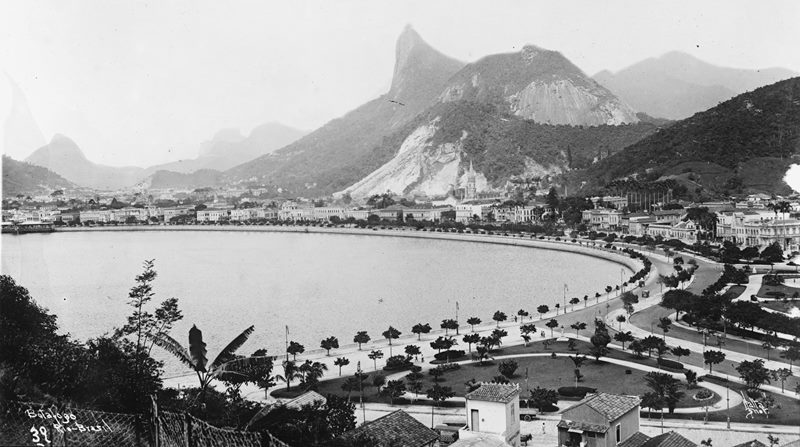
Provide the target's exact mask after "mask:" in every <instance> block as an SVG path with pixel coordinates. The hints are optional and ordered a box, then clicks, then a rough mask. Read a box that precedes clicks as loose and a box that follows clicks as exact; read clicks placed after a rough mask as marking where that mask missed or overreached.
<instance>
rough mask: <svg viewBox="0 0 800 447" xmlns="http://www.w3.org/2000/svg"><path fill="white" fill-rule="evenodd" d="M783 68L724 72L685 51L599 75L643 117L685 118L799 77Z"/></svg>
mask: <svg viewBox="0 0 800 447" xmlns="http://www.w3.org/2000/svg"><path fill="white" fill-rule="evenodd" d="M797 75H798V74H797V73H794V72H792V71H790V70H786V69H783V68H768V69H763V70H745V69H736V68H727V67H719V66H716V65H712V64H709V63H707V62H704V61H701V60H700V59H697V58H695V57H693V56H690V55H688V54H685V53H680V52H671V53H667V54H665V55H663V56H661V57H658V58H650V59H646V60H644V61H641V62H639V63H636V64H634V65H632V66H630V67H628V68H625V69H623V70H620V71H618V72H617V73H611V72H609V71H602V72H600V73H597V74H596V75H595V76H594V79H595V80H596V81H597V82H599V83H600V84H602V85H604V86H605V87H607V88H608V89H609V90H611V91H612V92H614V94H616V95H617V96H619V97H620V98H621V99H622V100H623V101H625V102H627V103H628V104H630V105H631V106H632V107H633V108H634V109H636V110H637V111H639V112H645V113H647V114H649V115H651V116H655V117H659V118H668V119H683V118H686V117H689V116H691V115H693V114H695V113H697V112H700V111H703V110H706V109H709V108H711V107H714V106H715V105H717V104H719V103H720V102H722V101H725V100H728V99H730V98H732V97H734V96H736V95H738V94H741V93H744V92H746V91H749V90H753V89H755V88H758V87H761V86H764V85H769V84H773V83H775V82H777V81H780V80H784V79H788V78H791V77H793V76H797Z"/></svg>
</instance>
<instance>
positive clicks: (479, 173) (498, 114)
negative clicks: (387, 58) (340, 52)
mask: <svg viewBox="0 0 800 447" xmlns="http://www.w3.org/2000/svg"><path fill="white" fill-rule="evenodd" d="M498 107H499V108H501V109H503V110H498ZM504 110H505V109H504V107H502V106H498V105H496V104H487V103H481V102H474V101H464V100H459V101H452V102H444V103H440V104H437V105H435V106H433V107H431V108H429V109H428V110H427V111H426V112H424V113H422V114H420V115H419V116H418V117H417V118H415V119H414V120H413V121H412V122H410V123H409V124H407V125H406V126H405V127H404V128H403V129H401V130H398V131H397V132H395V133H394V134H392V135H390V136H389V137H387V138H385V139H384V143H383V144H382V145H381V146H379V147H376V148H375V149H374V150H373V152H372V154H371V157H368V158H367V160H370V161H372V162H377V161H378V160H383V162H382V163H371V164H370V165H371V166H376V167H375V169H374V170H373V171H372V172H371V173H370V174H369V175H367V176H366V177H364V178H363V179H361V180H360V181H358V182H356V183H355V184H353V185H351V186H349V187H348V188H345V189H344V190H342V191H339V192H338V193H337V194H336V195H337V196H342V195H344V194H347V195H349V196H350V197H352V198H353V199H357V200H361V199H364V198H367V197H369V196H372V195H374V194H382V193H385V192H387V191H390V192H392V193H394V194H399V195H407V196H414V195H424V196H429V197H436V196H439V197H441V196H445V195H448V194H450V193H451V192H453V191H454V190H457V189H462V188H465V187H466V185H467V182H469V181H471V180H470V177H472V179H474V182H475V187H476V189H477V191H478V192H484V191H491V190H494V191H498V190H505V189H508V188H515V185H519V184H525V185H526V190H527V191H530V188H531V185H533V187H534V188H540V189H541V188H546V187H547V186H546V184H547V183H548V182H549V179H550V178H552V177H556V176H558V175H559V174H562V173H565V172H569V171H571V170H573V169H585V168H588V167H589V166H590V165H591V164H592V163H594V162H595V161H597V160H599V159H601V158H603V157H607V156H609V154H611V153H615V152H618V151H621V150H622V149H623V148H625V147H626V146H628V145H630V144H633V143H635V142H636V141H639V140H641V139H642V138H644V137H646V136H648V135H651V134H653V133H655V132H656V130H657V129H658V128H657V126H656V125H654V124H651V123H645V122H642V123H636V124H629V125H622V126H613V125H599V126H569V125H558V126H554V125H549V124H541V123H537V122H535V121H532V120H526V119H521V118H519V117H516V116H514V115H511V114H509V113H504ZM506 111H507V110H506Z"/></svg>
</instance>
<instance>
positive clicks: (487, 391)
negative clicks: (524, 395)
mask: <svg viewBox="0 0 800 447" xmlns="http://www.w3.org/2000/svg"><path fill="white" fill-rule="evenodd" d="M517 396H519V385H504V384H500V383H482V384H481V386H480V388H478V389H477V390H475V391H473V392H471V393H468V394H467V395H466V396H465V397H466V399H467V400H483V401H488V402H502V403H507V402H511V401H512V400H514V399H516V398H517Z"/></svg>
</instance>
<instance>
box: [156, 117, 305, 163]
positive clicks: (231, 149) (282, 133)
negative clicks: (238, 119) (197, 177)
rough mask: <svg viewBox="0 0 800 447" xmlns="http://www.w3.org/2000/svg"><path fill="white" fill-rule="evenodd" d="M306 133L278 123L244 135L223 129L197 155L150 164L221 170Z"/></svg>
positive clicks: (202, 146) (277, 147)
mask: <svg viewBox="0 0 800 447" xmlns="http://www.w3.org/2000/svg"><path fill="white" fill-rule="evenodd" d="M306 133H307V132H305V131H302V130H298V129H294V128H292V127H289V126H286V125H283V124H280V123H275V122H271V123H266V124H262V125H260V126H258V127H256V128H255V129H253V130H252V131H251V132H250V135H248V136H247V137H245V136H244V135H242V133H241V131H240V130H239V129H223V130H220V131H219V132H217V133H216V134H215V135H214V136H213V137H212V138H211V139H210V140H208V141H205V142H203V143H202V144H201V145H200V150H199V152H198V156H197V158H193V159H187V160H179V161H175V162H171V163H165V164H161V165H156V166H151V167H149V168H148V169H147V170H146V174H150V173H154V172H156V171H159V170H164V171H173V172H180V173H190V172H194V171H197V170H200V169H214V170H218V171H224V170H226V169H230V168H232V167H234V166H236V165H239V164H242V163H245V162H248V161H250V160H253V159H255V158H258V157H259V156H261V155H265V154H269V153H272V152H273V151H275V150H277V149H280V148H282V147H284V146H286V145H287V144H290V143H292V142H294V141H296V140H297V139H299V138H300V137H302V136H303V135H305V134H306Z"/></svg>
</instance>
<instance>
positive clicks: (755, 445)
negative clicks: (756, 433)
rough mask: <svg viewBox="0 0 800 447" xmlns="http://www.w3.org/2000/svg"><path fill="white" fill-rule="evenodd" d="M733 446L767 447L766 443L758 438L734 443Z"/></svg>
mask: <svg viewBox="0 0 800 447" xmlns="http://www.w3.org/2000/svg"><path fill="white" fill-rule="evenodd" d="M733 447H767V445H766V444H764V443H763V442H761V441H759V440H758V439H753V440H752V441H747V442H743V443H741V444H736V445H735V446H733Z"/></svg>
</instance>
